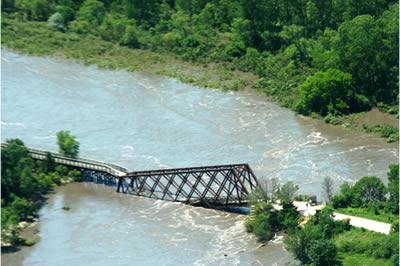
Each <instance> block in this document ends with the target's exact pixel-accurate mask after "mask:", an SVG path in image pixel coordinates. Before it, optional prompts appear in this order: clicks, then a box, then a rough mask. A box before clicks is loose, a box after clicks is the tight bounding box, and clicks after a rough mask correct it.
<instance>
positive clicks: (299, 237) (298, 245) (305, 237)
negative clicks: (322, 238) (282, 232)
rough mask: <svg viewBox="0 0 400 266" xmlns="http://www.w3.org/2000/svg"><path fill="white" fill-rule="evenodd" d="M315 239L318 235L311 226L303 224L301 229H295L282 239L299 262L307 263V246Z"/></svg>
mask: <svg viewBox="0 0 400 266" xmlns="http://www.w3.org/2000/svg"><path fill="white" fill-rule="evenodd" d="M315 239H318V236H317V234H316V232H315V231H314V230H313V228H312V227H311V226H305V227H304V228H303V229H297V230H296V231H295V233H293V234H291V235H289V237H288V238H286V239H284V243H285V244H286V246H287V248H288V249H289V250H290V251H291V252H292V253H293V255H294V257H295V258H296V259H298V260H299V261H301V263H304V264H309V263H311V259H310V257H309V255H308V248H309V246H310V243H311V242H312V241H313V240H315Z"/></svg>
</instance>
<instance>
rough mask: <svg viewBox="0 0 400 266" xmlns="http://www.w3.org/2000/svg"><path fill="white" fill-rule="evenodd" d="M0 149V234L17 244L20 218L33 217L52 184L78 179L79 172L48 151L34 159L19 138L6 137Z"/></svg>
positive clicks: (6, 239)
mask: <svg viewBox="0 0 400 266" xmlns="http://www.w3.org/2000/svg"><path fill="white" fill-rule="evenodd" d="M7 143H8V146H7V147H6V148H2V149H1V208H2V209H1V237H2V240H3V241H6V242H10V243H12V244H16V243H17V242H19V236H18V233H19V231H20V228H19V227H18V226H17V224H18V223H19V222H20V221H30V220H32V219H33V216H34V215H35V213H36V211H37V209H38V201H39V200H40V199H41V198H42V195H43V194H45V193H47V192H48V191H50V190H51V189H52V188H53V186H54V184H57V185H61V184H62V183H64V182H66V181H67V179H72V180H74V181H81V178H82V177H81V173H80V172H79V171H77V170H71V171H69V170H68V169H67V168H66V167H65V166H61V165H58V166H56V164H55V162H54V160H53V158H52V157H51V155H50V154H48V155H47V159H46V160H44V161H41V162H34V161H33V159H32V156H31V155H30V153H29V151H28V149H27V148H26V147H25V146H24V143H23V142H22V141H21V140H19V139H12V140H7Z"/></svg>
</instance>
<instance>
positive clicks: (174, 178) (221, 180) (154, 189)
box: [1, 143, 258, 209]
mask: <svg viewBox="0 0 400 266" xmlns="http://www.w3.org/2000/svg"><path fill="white" fill-rule="evenodd" d="M7 146H8V143H1V148H6V147H7ZM27 148H28V147H27ZM28 151H29V152H30V153H31V155H32V159H34V160H39V161H43V160H47V158H48V155H51V157H52V158H53V160H54V162H55V163H57V164H62V165H65V166H67V167H69V168H72V169H77V170H79V171H81V172H82V175H83V177H84V178H85V179H86V180H88V181H93V182H96V183H101V184H106V185H112V186H117V192H121V193H127V194H133V195H137V196H145V197H149V198H154V199H161V200H169V201H175V202H182V203H186V204H191V205H196V206H203V207H208V208H215V209H226V208H230V207H239V206H246V205H247V203H248V195H249V194H250V193H251V192H252V191H254V189H255V188H256V187H257V186H258V181H257V178H256V176H255V174H254V173H253V171H252V170H251V168H250V166H249V165H248V164H232V165H215V166H204V167H190V168H175V169H161V170H149V171H135V172H130V173H129V172H128V170H127V169H126V168H124V167H121V166H118V165H115V164H110V163H106V162H101V161H97V160H90V159H84V158H73V157H70V156H67V155H64V154H60V153H55V152H48V151H45V150H40V149H34V148H28Z"/></svg>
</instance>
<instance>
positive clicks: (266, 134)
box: [1, 49, 399, 265]
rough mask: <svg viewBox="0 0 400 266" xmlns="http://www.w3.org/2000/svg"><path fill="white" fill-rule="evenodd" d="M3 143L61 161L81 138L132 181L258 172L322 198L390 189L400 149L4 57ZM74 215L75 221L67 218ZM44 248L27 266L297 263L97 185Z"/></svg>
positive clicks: (161, 85)
mask: <svg viewBox="0 0 400 266" xmlns="http://www.w3.org/2000/svg"><path fill="white" fill-rule="evenodd" d="M1 62H2V69H1V74H2V105H1V108H2V110H1V111H2V118H1V127H2V136H1V139H2V141H4V140H6V139H10V138H20V139H22V140H23V141H24V142H25V144H26V145H27V146H30V147H37V148H41V149H48V150H52V151H57V145H56V133H57V132H58V131H60V130H70V131H71V134H72V135H75V136H77V138H78V140H79V142H80V143H81V146H80V150H81V151H80V156H82V157H87V158H91V159H97V160H102V161H108V162H111V163H116V164H119V165H121V166H124V167H126V168H128V169H129V170H131V171H133V170H146V169H159V168H169V167H191V166H204V165H215V164H234V163H249V164H250V166H251V167H252V169H253V170H254V172H255V174H256V175H257V177H258V179H260V180H267V179H270V178H278V179H279V180H280V182H286V181H289V180H290V181H293V182H295V183H297V184H298V185H299V187H300V192H301V193H304V194H316V195H317V196H318V198H319V199H321V198H323V193H322V189H321V183H322V180H323V179H324V178H325V177H331V178H332V179H333V180H334V184H335V188H336V189H337V188H338V187H339V186H340V184H342V183H343V182H344V181H348V182H355V181H357V180H358V179H360V178H361V177H363V176H366V175H375V176H379V177H381V178H382V179H383V180H384V182H387V180H386V172H387V169H388V165H389V163H395V162H398V155H399V153H398V145H397V144H387V143H385V140H384V139H381V138H379V137H377V136H375V135H368V134H363V133H361V132H358V131H355V130H349V129H344V128H341V127H335V126H332V125H329V124H325V123H324V122H322V121H320V120H313V119H310V118H308V117H303V116H299V115H295V114H294V113H293V112H292V111H290V110H287V109H283V108H280V107H279V106H277V105H276V104H274V103H271V102H268V101H267V99H266V98H265V97H263V96H260V95H256V94H252V93H249V92H223V91H221V90H218V89H205V88H198V87H193V86H190V85H187V84H182V83H180V82H178V81H176V80H174V79H168V78H165V77H161V76H157V75H153V74H149V73H129V72H126V71H123V70H120V71H108V70H99V69H97V68H96V67H94V66H83V65H81V64H77V63H75V62H71V61H68V60H66V59H62V58H38V57H29V56H25V55H19V54H16V53H14V52H11V51H8V50H4V49H3V50H2V61H1ZM64 205H68V206H69V207H70V208H71V210H70V211H64V210H62V206H64ZM40 217H41V218H40V227H39V230H40V236H41V241H40V242H39V243H38V244H36V245H35V246H34V247H32V248H28V249H29V252H25V253H24V256H22V258H19V259H14V260H13V259H11V260H10V262H11V263H15V264H16V265H19V264H20V263H22V264H23V265H77V264H83V265H161V264H165V265H188V264H190V265H191V264H195V265H203V264H218V265H235V264H254V263H259V262H261V263H263V264H264V265H270V264H274V263H276V264H278V265H284V264H285V263H286V262H291V261H292V262H293V258H292V257H291V255H290V254H289V253H288V252H287V251H286V250H285V249H284V245H283V244H282V242H281V241H279V240H277V241H273V242H271V243H269V244H267V245H266V246H264V247H261V248H260V247H259V243H257V242H256V239H255V238H254V236H252V235H250V234H247V233H246V232H245V230H244V228H243V220H244V217H243V216H241V215H237V214H232V213H224V212H219V211H214V210H207V209H203V208H195V207H190V206H185V205H181V204H174V203H170V202H163V201H156V200H152V199H147V198H138V197H134V196H130V195H124V194H118V193H115V188H113V187H107V186H103V185H96V184H92V183H82V184H70V185H67V186H65V187H61V188H58V189H57V193H56V194H55V195H52V196H50V198H49V200H48V202H47V204H46V206H45V207H44V208H42V209H41V212H40Z"/></svg>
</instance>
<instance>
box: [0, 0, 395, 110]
mask: <svg viewBox="0 0 400 266" xmlns="http://www.w3.org/2000/svg"><path fill="white" fill-rule="evenodd" d="M2 10H3V11H4V12H9V13H18V14H20V16H21V19H25V20H36V21H48V22H49V25H51V27H53V28H54V29H55V30H59V31H61V32H66V31H68V32H76V33H78V34H83V35H94V36H98V37H101V38H103V39H104V40H107V41H110V42H113V43H116V44H119V45H122V46H128V47H131V48H141V49H149V50H153V51H160V52H167V53H172V54H175V55H177V56H181V57H182V58H183V59H184V60H188V61H192V62H195V63H202V64H209V63H221V64H226V66H227V67H228V68H230V69H238V70H241V71H248V72H252V73H254V74H256V75H257V76H258V77H259V79H258V81H257V82H256V83H255V84H254V85H253V86H254V87H255V88H257V89H260V90H262V91H264V92H265V93H267V94H269V95H273V96H275V97H276V98H277V99H278V100H279V101H280V102H281V104H282V105H284V106H287V107H291V108H293V109H294V110H295V111H297V112H299V113H302V114H311V113H317V114H320V115H322V116H326V115H328V114H332V115H342V114H348V113H352V112H359V111H364V110H368V109H370V108H371V107H373V106H376V105H378V104H380V105H382V104H383V105H388V106H395V107H394V108H395V109H396V106H397V103H398V61H399V57H398V43H399V32H398V16H399V13H398V3H397V1H393V0H379V1H355V0H296V1H288V0H232V1H228V0H129V1H128V0H77V1H72V0H2ZM395 112H397V109H396V110H395Z"/></svg>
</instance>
